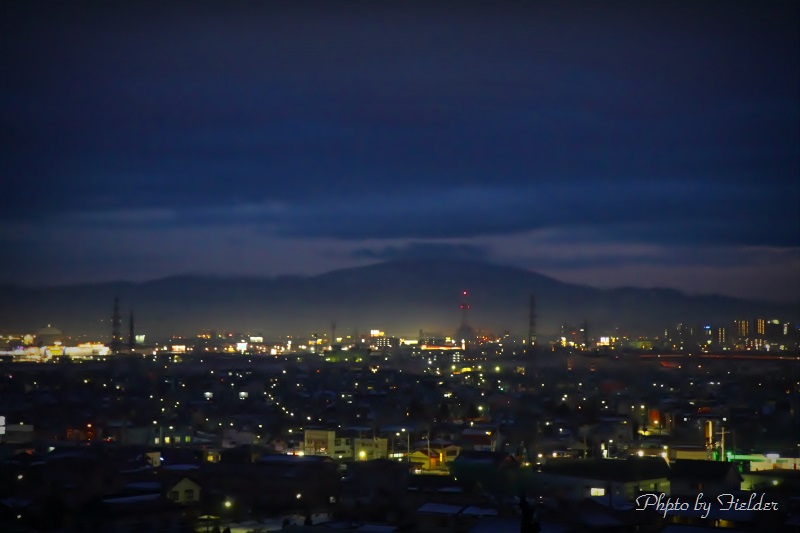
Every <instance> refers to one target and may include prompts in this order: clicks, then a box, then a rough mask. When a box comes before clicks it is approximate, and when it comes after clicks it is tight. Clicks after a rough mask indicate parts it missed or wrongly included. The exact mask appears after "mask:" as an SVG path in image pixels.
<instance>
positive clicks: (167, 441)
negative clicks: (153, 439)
mask: <svg viewBox="0 0 800 533" xmlns="http://www.w3.org/2000/svg"><path fill="white" fill-rule="evenodd" d="M170 440H172V439H170V438H169V437H164V444H169V443H170Z"/></svg>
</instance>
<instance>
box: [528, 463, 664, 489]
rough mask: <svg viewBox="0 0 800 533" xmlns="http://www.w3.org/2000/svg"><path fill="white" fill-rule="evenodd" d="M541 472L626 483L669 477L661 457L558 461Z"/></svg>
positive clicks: (546, 465) (543, 466) (547, 464)
mask: <svg viewBox="0 0 800 533" xmlns="http://www.w3.org/2000/svg"><path fill="white" fill-rule="evenodd" d="M542 472H543V473H545V474H553V475H560V476H568V477H580V478H585V479H597V480H604V481H615V482H621V483H627V482H630V481H637V480H642V479H658V478H666V477H668V476H669V473H670V467H669V465H668V464H667V462H666V461H665V460H664V459H662V458H661V457H628V458H627V459H590V460H586V459H583V460H567V459H564V460H559V461H552V462H548V463H546V464H544V465H542Z"/></svg>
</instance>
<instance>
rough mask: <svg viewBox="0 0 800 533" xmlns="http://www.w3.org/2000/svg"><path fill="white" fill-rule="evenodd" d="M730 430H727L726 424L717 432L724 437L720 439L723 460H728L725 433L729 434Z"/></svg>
mask: <svg viewBox="0 0 800 533" xmlns="http://www.w3.org/2000/svg"><path fill="white" fill-rule="evenodd" d="M729 433H730V431H725V426H722V429H721V430H720V431H718V432H717V435H720V436H721V437H722V439H720V448H721V451H720V457H721V460H722V461H727V460H728V458H727V456H726V455H725V435H727V434H729Z"/></svg>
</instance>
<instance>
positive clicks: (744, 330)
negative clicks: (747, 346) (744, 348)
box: [733, 320, 750, 339]
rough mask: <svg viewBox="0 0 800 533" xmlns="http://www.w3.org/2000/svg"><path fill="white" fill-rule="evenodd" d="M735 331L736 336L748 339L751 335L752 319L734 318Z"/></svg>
mask: <svg viewBox="0 0 800 533" xmlns="http://www.w3.org/2000/svg"><path fill="white" fill-rule="evenodd" d="M733 331H734V332H736V337H737V338H739V339H746V338H747V337H749V336H750V321H749V320H734V321H733Z"/></svg>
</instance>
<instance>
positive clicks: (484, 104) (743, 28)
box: [0, 0, 800, 301]
mask: <svg viewBox="0 0 800 533" xmlns="http://www.w3.org/2000/svg"><path fill="white" fill-rule="evenodd" d="M798 5H799V4H798V3H796V2H777V1H776V2H756V1H753V2H732V1H727V0H726V1H720V2H713V1H704V2H691V1H685V2H642V3H633V2H537V1H530V2H523V1H516V2H511V1H509V2H482V3H478V2H399V1H372V2H369V1H359V2H354V1H345V2H284V3H281V2H243V1H238V2H199V3H198V2H166V3H164V2H128V3H124V5H123V3H116V2H102V3H100V2H78V1H73V2H43V1H39V2H29V1H22V0H20V1H6V2H3V4H2V6H0V34H1V35H2V37H0V39H1V42H2V49H1V50H0V57H2V58H3V59H2V69H0V77H1V78H2V80H1V82H0V97H1V98H0V124H1V125H2V128H1V129H0V140H2V144H1V145H0V161H2V166H1V167H0V172H2V184H1V185H0V201H1V202H2V206H1V207H2V209H1V210H0V220H1V221H2V223H1V225H0V246H2V248H3V250H4V251H5V261H3V262H2V263H0V265H1V266H0V282H13V283H22V284H54V283H57V284H61V283H73V282H86V281H105V280H116V279H131V280H145V279H152V278H157V277H163V276H167V275H173V274H179V273H210V274H223V275H240V274H241V275H276V274H286V273H295V274H314V273H319V272H324V271H327V270H331V269H334V268H340V267H347V266H356V265H363V264H369V263H374V262H376V261H381V260H384V259H391V258H402V257H420V256H423V257H424V256H433V257H441V256H449V257H462V258H467V259H482V260H488V261H493V262H497V263H503V264H510V265H515V266H520V267H524V268H528V269H531V270H535V271H539V272H542V273H545V274H549V275H552V276H554V277H556V278H559V279H562V280H566V281H574V282H580V283H586V284H590V285H594V286H600V287H610V286H620V285H629V286H646V287H650V286H662V287H674V288H678V289H682V290H685V291H688V292H691V293H698V292H704V293H705V292H717V293H722V294H728V295H734V296H743V297H759V298H765V299H772V300H783V301H790V300H797V299H798V298H800V207H799V206H800V185H799V183H800V179H798V177H799V176H800V69H798V65H800V8H798Z"/></svg>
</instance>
